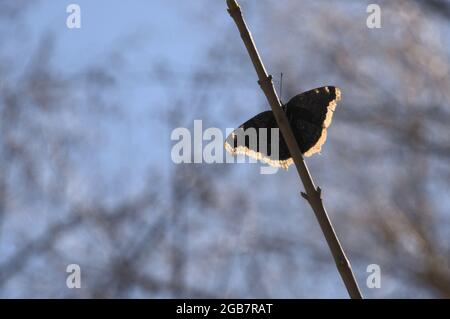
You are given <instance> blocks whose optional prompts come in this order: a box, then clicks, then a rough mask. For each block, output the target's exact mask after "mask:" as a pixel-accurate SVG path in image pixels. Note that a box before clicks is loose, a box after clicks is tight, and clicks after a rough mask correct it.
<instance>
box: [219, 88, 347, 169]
mask: <svg viewBox="0 0 450 319" xmlns="http://www.w3.org/2000/svg"><path fill="white" fill-rule="evenodd" d="M340 99H341V91H340V90H339V89H338V88H336V87H334V86H325V87H321V88H317V89H314V90H311V91H307V92H304V93H301V94H298V95H296V96H294V97H293V98H292V99H291V100H290V101H289V102H288V103H287V104H285V105H283V106H282V108H283V111H284V112H285V113H286V117H287V119H288V121H289V124H290V126H291V128H292V132H293V133H294V136H295V139H296V140H297V143H298V146H299V147H300V150H301V152H302V153H303V155H304V156H311V155H313V154H315V153H318V152H320V150H321V148H322V145H323V144H324V143H325V140H326V138H327V128H328V127H329V126H330V124H331V120H332V117H333V112H334V110H335V108H336V104H337V102H338V101H340ZM264 128H265V129H267V130H265V131H266V133H265V134H264V136H263V134H262V133H260V132H262V131H263V130H259V129H264ZM248 129H251V130H252V129H255V130H254V131H256V136H257V143H256V144H255V143H253V142H251V138H250V137H249V135H251V134H247V133H248V132H249V131H251V130H248ZM271 129H278V124H277V121H276V120H275V117H274V115H273V113H272V111H266V112H262V113H259V114H258V115H256V116H255V117H253V118H251V119H250V120H248V121H247V122H245V123H244V124H242V125H241V126H239V128H238V129H236V130H234V131H233V132H232V133H231V134H230V135H229V136H228V137H227V139H226V141H225V149H226V150H227V151H228V152H230V153H231V154H232V155H237V154H243V155H247V156H249V157H252V158H255V159H258V160H261V161H262V162H264V163H267V164H269V165H271V166H275V167H283V168H285V169H287V168H288V167H289V165H290V164H292V163H293V160H292V157H291V154H290V153H289V150H288V148H287V146H286V142H285V141H284V139H283V136H282V135H281V133H278V139H275V140H274V141H273V140H272V130H271ZM274 137H276V136H275V135H274ZM273 143H278V152H276V151H272V146H273V145H272V144H273ZM275 150H276V148H275ZM272 153H273V154H272Z"/></svg>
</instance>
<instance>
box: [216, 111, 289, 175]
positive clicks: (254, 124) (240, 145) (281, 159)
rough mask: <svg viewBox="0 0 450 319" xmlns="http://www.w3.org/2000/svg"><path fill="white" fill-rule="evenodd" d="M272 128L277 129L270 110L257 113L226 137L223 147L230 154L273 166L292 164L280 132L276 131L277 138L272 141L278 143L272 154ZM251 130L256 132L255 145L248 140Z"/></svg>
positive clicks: (284, 166)
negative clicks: (276, 150) (247, 157)
mask: <svg viewBox="0 0 450 319" xmlns="http://www.w3.org/2000/svg"><path fill="white" fill-rule="evenodd" d="M272 128H275V129H278V124H277V121H276V120H275V117H274V115H273V113H272V111H266V112H262V113H259V114H258V115H256V116H255V117H253V118H251V119H250V120H248V121H247V122H245V123H244V124H242V125H241V126H239V128H237V129H236V130H234V131H233V132H232V133H231V134H230V135H229V136H228V137H227V139H226V141H225V149H226V150H227V151H228V152H229V153H231V154H232V155H238V154H240V155H246V156H249V157H252V158H254V159H257V160H260V161H262V162H264V163H267V164H269V165H271V166H274V167H283V168H287V167H288V166H289V165H290V164H292V158H291V155H290V153H289V150H288V148H287V146H286V143H285V142H284V139H283V138H282V136H281V134H280V133H278V139H276V140H275V141H273V142H276V143H278V153H277V154H275V152H274V154H272V151H273V150H272V140H273V138H272V134H271V133H272V132H271V129H272ZM253 129H254V131H253ZM260 129H266V130H265V132H266V133H265V134H264V135H263V133H262V131H260ZM252 131H253V132H254V133H253V134H256V141H257V142H256V145H255V143H251V141H250V139H251V138H250V136H251V134H252ZM274 138H276V136H274ZM254 141H255V140H254Z"/></svg>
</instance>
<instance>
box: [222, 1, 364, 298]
mask: <svg viewBox="0 0 450 319" xmlns="http://www.w3.org/2000/svg"><path fill="white" fill-rule="evenodd" d="M227 5H228V12H229V13H230V15H231V17H232V18H233V20H234V22H235V23H236V25H237V27H238V29H239V32H240V34H241V38H242V40H243V41H244V44H245V46H246V48H247V51H248V54H249V55H250V58H251V60H252V63H253V66H254V67H255V70H256V73H257V75H258V79H259V80H258V83H259V85H260V86H261V89H262V90H263V92H264V94H265V96H266V98H267V101H268V102H269V104H270V107H271V108H272V112H273V114H274V116H275V119H276V121H277V123H278V127H279V128H280V130H281V134H283V137H284V140H285V141H286V144H287V146H288V148H289V152H290V153H291V155H292V158H293V160H294V163H295V166H296V168H297V172H298V174H299V176H300V179H301V181H302V183H303V185H304V187H305V192H302V193H301V195H302V196H303V198H305V199H306V200H307V201H308V203H309V204H310V206H311V208H312V209H313V211H314V213H315V215H316V218H317V220H318V222H319V225H320V227H321V229H322V232H323V234H324V236H325V239H326V241H327V243H328V246H329V247H330V250H331V253H332V255H333V257H334V260H335V262H336V266H337V268H338V270H339V273H340V275H341V277H342V280H343V281H344V284H345V287H346V288H347V291H348V293H349V295H350V297H351V298H352V299H360V298H362V295H361V292H360V291H359V287H358V284H357V282H356V279H355V276H354V275H353V272H352V268H351V265H350V262H349V261H348V259H347V257H346V256H345V253H344V250H343V249H342V247H341V244H340V243H339V240H338V238H337V236H336V233H335V231H334V229H333V226H332V224H331V222H330V219H329V218H328V214H327V212H326V210H325V207H324V206H323V203H322V197H321V189H320V187H317V188H316V187H315V185H314V182H313V180H312V178H311V175H310V173H309V171H308V167H307V166H306V163H305V161H304V159H303V156H302V153H301V151H300V149H299V147H298V145H297V141H296V140H295V137H294V135H293V133H292V130H291V128H290V126H289V124H288V120H287V118H286V115H285V114H284V112H283V111H282V109H281V102H280V100H279V98H278V96H277V93H276V91H275V88H274V85H273V82H272V76H271V75H268V74H267V72H266V69H265V67H264V65H263V63H262V61H261V58H260V56H259V53H258V50H257V49H256V46H255V43H254V41H253V38H252V36H251V34H250V31H249V29H248V27H247V25H246V23H245V21H244V19H243V16H242V12H241V9H240V7H239V5H238V3H237V2H236V1H235V0H227Z"/></svg>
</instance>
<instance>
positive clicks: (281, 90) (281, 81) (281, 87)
mask: <svg viewBox="0 0 450 319" xmlns="http://www.w3.org/2000/svg"><path fill="white" fill-rule="evenodd" d="M282 97H283V72H281V74H280V102H281V104H283V102H282V101H281V99H282Z"/></svg>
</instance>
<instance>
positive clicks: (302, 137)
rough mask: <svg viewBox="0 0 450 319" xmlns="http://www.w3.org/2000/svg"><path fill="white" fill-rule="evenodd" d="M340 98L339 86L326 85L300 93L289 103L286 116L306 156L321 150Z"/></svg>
mask: <svg viewBox="0 0 450 319" xmlns="http://www.w3.org/2000/svg"><path fill="white" fill-rule="evenodd" d="M340 99H341V91H340V90H339V89H338V88H336V87H334V86H325V87H321V88H317V89H314V90H310V91H307V92H304V93H301V94H298V95H296V96H294V97H293V98H292V99H291V100H290V101H289V102H288V103H287V106H286V116H287V118H288V120H289V123H290V125H291V128H292V130H293V133H294V136H295V138H296V140H297V143H298V145H299V147H300V150H301V152H302V153H303V154H304V155H305V156H311V155H313V154H315V153H318V152H320V150H321V148H322V145H323V144H324V143H325V141H326V139H327V128H328V127H329V126H330V124H331V120H332V117H333V112H334V110H335V108H336V104H337V102H338V101H340Z"/></svg>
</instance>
